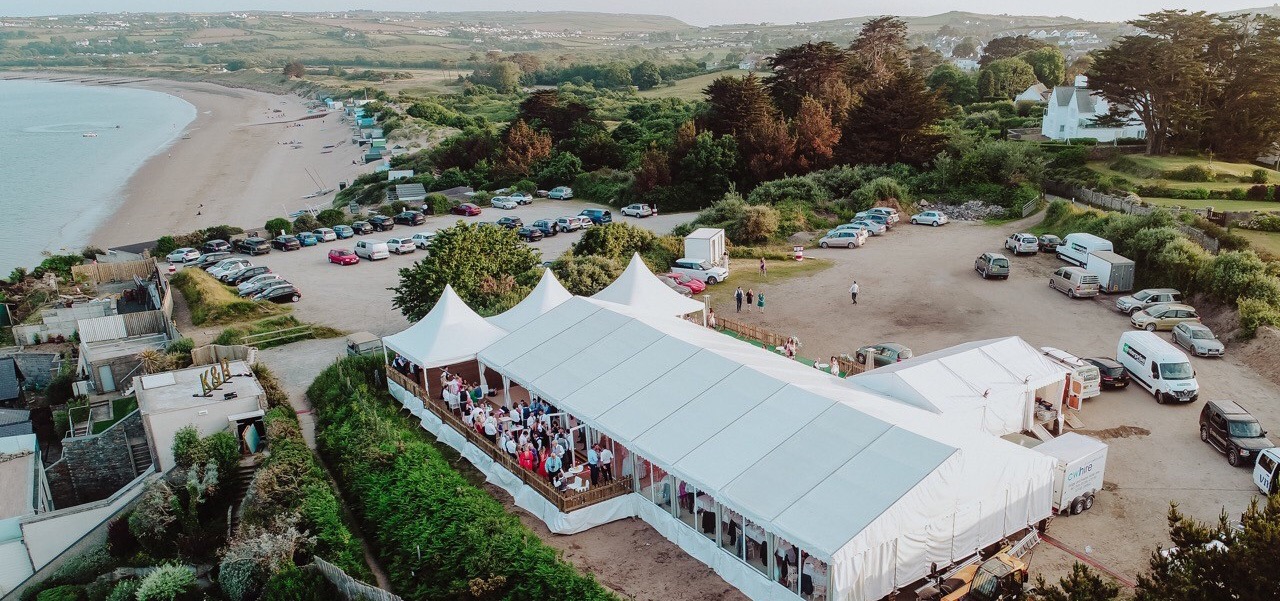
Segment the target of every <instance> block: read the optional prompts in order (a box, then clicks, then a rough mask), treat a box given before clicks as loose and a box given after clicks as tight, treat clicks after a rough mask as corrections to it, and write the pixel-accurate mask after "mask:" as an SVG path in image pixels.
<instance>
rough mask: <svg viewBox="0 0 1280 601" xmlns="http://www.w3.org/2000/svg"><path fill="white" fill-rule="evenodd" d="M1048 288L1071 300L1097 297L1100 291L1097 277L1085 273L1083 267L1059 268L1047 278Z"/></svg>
mask: <svg viewBox="0 0 1280 601" xmlns="http://www.w3.org/2000/svg"><path fill="white" fill-rule="evenodd" d="M1049 287H1050V288H1053V289H1054V290H1057V291H1059V292H1063V293H1065V294H1066V295H1067V296H1069V297H1071V298H1085V297H1089V296H1098V292H1099V290H1101V285H1100V284H1099V283H1098V276H1096V275H1094V274H1092V273H1089V272H1087V271H1085V270H1084V268H1083V267H1059V268H1058V270H1057V271H1055V272H1053V275H1051V276H1049Z"/></svg>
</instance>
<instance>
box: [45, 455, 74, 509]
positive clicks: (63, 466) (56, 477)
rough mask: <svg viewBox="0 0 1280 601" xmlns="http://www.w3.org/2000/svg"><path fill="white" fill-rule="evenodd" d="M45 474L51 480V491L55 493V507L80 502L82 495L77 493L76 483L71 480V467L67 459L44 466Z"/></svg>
mask: <svg viewBox="0 0 1280 601" xmlns="http://www.w3.org/2000/svg"><path fill="white" fill-rule="evenodd" d="M44 476H45V478H46V479H48V480H49V492H50V493H51V494H52V495H53V508H54V509H62V508H64V507H75V506H76V505H79V504H80V495H77V494H76V485H75V483H73V482H72V481H71V468H69V467H67V462H66V461H61V460H59V461H57V462H55V463H54V464H53V465H50V466H49V467H46V468H44Z"/></svg>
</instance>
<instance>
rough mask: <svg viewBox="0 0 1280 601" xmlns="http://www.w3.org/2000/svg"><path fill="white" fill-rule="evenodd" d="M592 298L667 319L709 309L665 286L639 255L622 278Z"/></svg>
mask: <svg viewBox="0 0 1280 601" xmlns="http://www.w3.org/2000/svg"><path fill="white" fill-rule="evenodd" d="M591 298H594V299H597V300H603V301H609V302H611V303H618V304H619V305H626V306H628V307H631V308H633V309H635V310H638V311H644V312H647V313H656V314H660V315H663V316H680V315H687V314H689V313H694V312H697V311H701V310H702V309H704V308H705V305H703V303H702V302H701V301H697V300H694V299H692V298H687V297H685V296H682V295H681V294H680V293H679V292H676V291H675V290H672V289H671V288H670V287H668V286H667V285H666V284H663V283H662V280H659V279H658V276H655V275H653V272H652V271H650V270H649V266H648V265H645V264H644V260H642V259H641V258H640V254H639V253H636V254H633V255H631V262H630V263H628V264H627V268H626V269H625V270H623V272H622V275H620V276H618V279H616V280H614V281H613V283H612V284H609V285H608V286H606V287H605V289H604V290H601V291H600V292H597V293H596V294H595V295H594V296H592V297H591Z"/></svg>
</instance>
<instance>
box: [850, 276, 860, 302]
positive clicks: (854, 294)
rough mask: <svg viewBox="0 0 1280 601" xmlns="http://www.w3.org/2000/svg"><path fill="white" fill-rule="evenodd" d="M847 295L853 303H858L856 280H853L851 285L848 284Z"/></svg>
mask: <svg viewBox="0 0 1280 601" xmlns="http://www.w3.org/2000/svg"><path fill="white" fill-rule="evenodd" d="M849 296H850V298H852V299H853V304H855V305H856V304H858V280H854V281H853V285H852V286H849Z"/></svg>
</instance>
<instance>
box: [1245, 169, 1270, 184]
mask: <svg viewBox="0 0 1280 601" xmlns="http://www.w3.org/2000/svg"><path fill="white" fill-rule="evenodd" d="M1249 182H1251V183H1254V184H1265V183H1267V170H1266V169H1254V170H1253V171H1252V172H1251V173H1250V174H1249Z"/></svg>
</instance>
